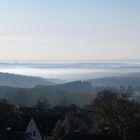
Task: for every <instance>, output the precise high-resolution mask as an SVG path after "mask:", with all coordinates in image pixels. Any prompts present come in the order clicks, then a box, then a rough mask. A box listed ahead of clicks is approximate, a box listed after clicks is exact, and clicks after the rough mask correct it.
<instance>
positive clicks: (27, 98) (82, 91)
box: [0, 81, 94, 106]
mask: <svg viewBox="0 0 140 140" xmlns="http://www.w3.org/2000/svg"><path fill="white" fill-rule="evenodd" d="M93 96H94V91H93V90H92V87H91V84H90V83H88V82H80V81H78V82H71V83H67V84H62V85H54V86H36V87H33V88H18V87H8V86H0V98H5V99H7V100H8V101H9V102H11V103H15V104H18V105H19V104H23V105H33V104H35V102H36V101H37V100H38V99H40V98H47V99H48V101H49V102H50V103H51V104H52V105H56V104H59V103H60V101H62V100H64V99H67V101H69V102H71V103H74V104H77V105H80V106H81V105H84V104H86V103H88V102H89V101H90V100H91V99H92V97H93Z"/></svg>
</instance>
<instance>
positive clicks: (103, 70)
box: [0, 61, 140, 81]
mask: <svg viewBox="0 0 140 140" xmlns="http://www.w3.org/2000/svg"><path fill="white" fill-rule="evenodd" d="M0 72H8V73H14V74H21V75H29V76H41V77H44V78H48V79H62V80H66V81H73V80H85V79H92V78H100V77H107V76H117V75H122V74H127V73H135V72H136V73H138V72H140V61H131V62H130V61H129V62H127V61H85V62H82V61H79V62H75V61H69V62H68V61H67V62H66V61H63V62H62V61H61V62H58V61H57V62H53V61H50V62H45V61H43V62H28V61H27V62H1V63H0Z"/></svg>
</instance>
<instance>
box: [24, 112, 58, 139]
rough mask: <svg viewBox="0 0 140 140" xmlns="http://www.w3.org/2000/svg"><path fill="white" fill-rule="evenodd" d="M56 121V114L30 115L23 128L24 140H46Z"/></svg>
mask: <svg viewBox="0 0 140 140" xmlns="http://www.w3.org/2000/svg"><path fill="white" fill-rule="evenodd" d="M57 121H58V117H57V116H49V115H46V114H42V115H36V116H34V117H31V119H30V121H29V123H28V125H27V128H26V130H25V140H46V139H47V138H48V137H49V136H50V135H51V133H52V130H53V129H54V127H55V125H56V123H57Z"/></svg>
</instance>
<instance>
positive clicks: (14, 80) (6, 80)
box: [0, 73, 58, 88]
mask: <svg viewBox="0 0 140 140" xmlns="http://www.w3.org/2000/svg"><path fill="white" fill-rule="evenodd" d="M57 82H58V81H57ZM54 84H55V80H48V79H43V78H41V77H32V76H22V75H17V74H9V73H0V86H11V87H27V88H31V87H34V86H37V85H54Z"/></svg>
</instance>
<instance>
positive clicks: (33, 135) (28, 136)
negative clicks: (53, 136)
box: [25, 118, 44, 140]
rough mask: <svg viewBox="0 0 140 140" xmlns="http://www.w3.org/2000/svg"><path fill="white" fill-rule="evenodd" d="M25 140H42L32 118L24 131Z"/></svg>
mask: <svg viewBox="0 0 140 140" xmlns="http://www.w3.org/2000/svg"><path fill="white" fill-rule="evenodd" d="M25 140H44V139H43V138H42V136H41V133H40V131H39V129H38V127H37V125H36V123H35V121H34V119H33V118H31V120H30V122H29V124H28V127H27V129H26V131H25Z"/></svg>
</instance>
